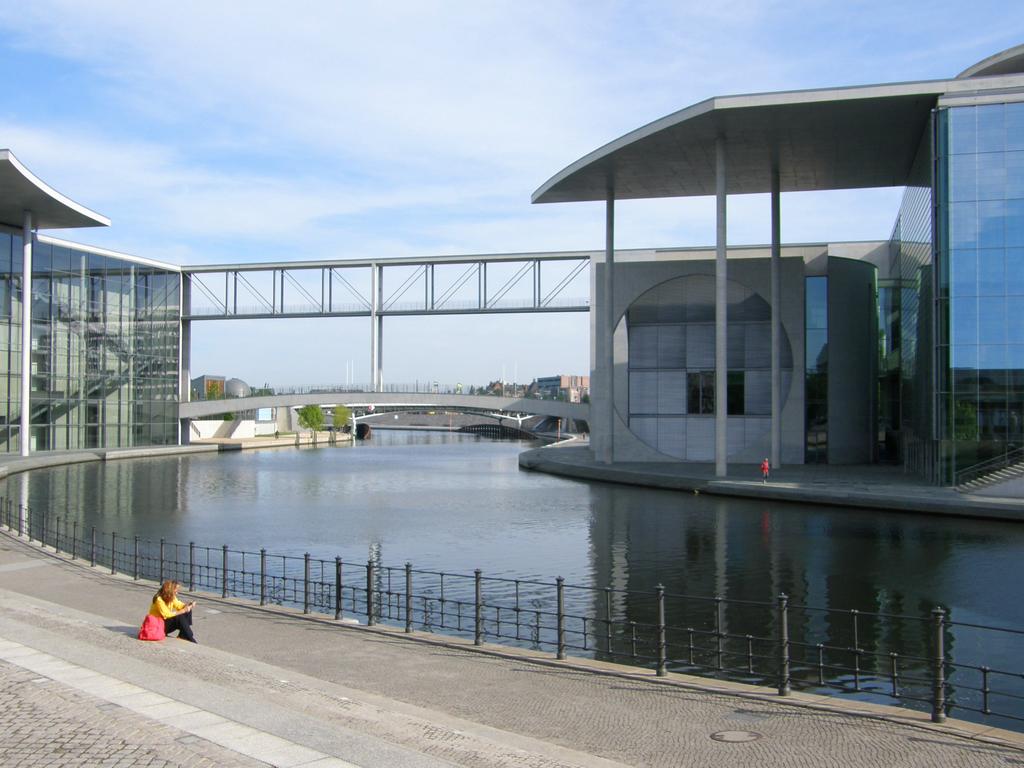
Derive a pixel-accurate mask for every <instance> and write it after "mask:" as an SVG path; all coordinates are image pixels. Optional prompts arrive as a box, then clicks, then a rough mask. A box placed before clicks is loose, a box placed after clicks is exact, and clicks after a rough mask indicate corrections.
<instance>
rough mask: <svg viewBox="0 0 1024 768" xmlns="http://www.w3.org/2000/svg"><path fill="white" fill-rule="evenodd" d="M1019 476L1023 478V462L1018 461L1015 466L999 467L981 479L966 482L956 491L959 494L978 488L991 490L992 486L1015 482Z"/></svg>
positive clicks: (957, 487)
mask: <svg viewBox="0 0 1024 768" xmlns="http://www.w3.org/2000/svg"><path fill="white" fill-rule="evenodd" d="M1021 476H1024V461H1018V462H1017V463H1016V464H1011V465H1010V466H1008V467H1000V468H999V469H995V470H993V471H991V472H987V473H985V474H984V475H982V476H981V477H976V478H974V479H973V480H968V481H967V482H966V483H961V484H960V485H958V486H956V490H957V491H959V492H960V493H970V492H971V491H976V490H978V489H980V488H991V487H992V486H994V485H999V484H1000V483H1004V482H1006V481H1008V480H1015V479H1017V478H1018V477H1021Z"/></svg>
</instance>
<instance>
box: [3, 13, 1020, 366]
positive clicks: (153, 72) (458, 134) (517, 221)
mask: <svg viewBox="0 0 1024 768" xmlns="http://www.w3.org/2000/svg"><path fill="white" fill-rule="evenodd" d="M0 5H2V6H3V10H4V12H3V13H2V14H0V25H3V27H5V28H4V29H3V30H2V32H3V34H2V35H0V65H2V70H0V71H3V72H4V84H5V98H4V99H3V102H2V106H0V146H3V147H7V148H10V149H11V150H12V151H13V152H14V153H15V154H16V155H17V156H18V158H19V159H20V160H21V161H22V162H23V163H25V164H26V165H27V166H28V167H29V168H30V169H32V170H33V171H34V172H35V173H36V174H37V175H39V176H40V177H42V178H43V179H44V180H46V181H47V182H48V183H50V184H52V185H53V186H55V187H56V188H57V189H59V190H60V191H61V192H63V193H65V194H67V195H69V196H70V197H72V198H73V199H75V200H77V201H79V202H81V203H83V204H85V205H87V206H89V207H90V208H92V209H94V210H97V211H99V212H100V213H103V214H104V215H106V216H109V217H110V218H111V219H112V221H113V224H112V226H111V227H110V228H109V229H107V230H98V229H97V230H83V231H77V232H76V231H67V232H62V233H54V234H57V235H59V236H65V237H68V238H69V239H72V240H78V241H80V242H85V243H91V244H94V245H100V246H103V247H107V248H112V249H114V250H118V251H123V252H127V253H133V254H137V255H140V256H147V257H150V258H155V259H161V260H164V261H169V262H172V263H178V264H200V263H217V262H233V261H264V260H287V259H292V258H294V259H328V258H332V259H333V258H342V259H343V258H367V257H387V256H417V255H431V254H443V253H490V252H509V251H535V250H563V249H565V250H575V249H590V248H600V247H602V245H603V224H604V219H603V207H602V206H601V205H599V204H590V203H580V204H566V205H545V206H532V205H530V202H529V201H530V194H531V193H532V192H533V190H534V189H536V188H537V187H538V186H540V185H541V184H542V183H543V182H544V181H545V180H547V179H548V178H549V177H550V176H552V175H553V174H554V173H555V172H557V171H558V170H560V169H561V168H563V167H564V166H566V165H568V164H569V163H571V162H573V161H574V160H576V159H577V158H579V157H580V156H582V155H584V154H586V153H588V152H590V151H592V150H593V149H595V148H597V147H598V146H600V145H602V144H604V143H606V142H608V141H610V140H612V139H614V138H616V137H618V136H620V135H622V134H624V133H627V132H628V131H630V130H632V129H634V128H637V127H639V126H640V125H642V124H644V123H647V122H650V121H651V120H654V119H657V118H659V117H661V116H663V115H666V114H668V113H671V112H674V111H676V110H678V109H681V108H683V107H685V106H688V105H689V104H692V103H694V102H697V101H700V100H703V99H705V98H708V97H710V96H714V95H722V94H730V93H749V92H760V91H772V90H783V89H797V88H813V87H827V86H839V85H856V84H865V83H873V82H890V81H898V80H918V79H933V78H945V77H950V76H953V75H955V74H957V73H958V72H960V71H961V70H962V69H965V68H966V67H968V66H969V65H971V64H973V63H974V62H976V61H978V60H979V59H982V58H984V57H986V56H988V55H990V54H992V53H995V52H997V51H999V50H1002V49H1004V48H1007V47H1010V46H1012V45H1016V44H1018V43H1021V42H1024V5H1021V4H1017V3H1007V2H987V1H986V0H982V1H981V2H972V3H964V2H959V3H954V2H901V3H891V2H835V3H828V2H799V1H798V0H790V1H788V2H784V3H783V2H753V1H748V0H738V1H737V2H729V1H725V2H716V3H708V2H706V1H705V2H689V1H688V0H677V1H676V2H550V1H549V2H530V1H529V0H527V1H520V2H516V3H498V2H493V3H491V2H484V3H481V2H451V3H432V2H417V3H413V2H392V3H387V4H384V3H381V4H369V3H358V4H357V3H347V2H322V3H317V2H308V3H303V4H282V3H266V2H247V3H240V2H238V3H213V2H202V3H197V2H177V3H164V4H156V3H114V2H103V1H102V0H94V1H93V2H89V3H82V2H75V1H72V0H68V1H65V2H53V1H50V0H33V2H32V3H28V4H26V3H24V2H0ZM371 6H372V7H371ZM899 194H900V190H893V189H888V190H871V191H860V192H836V193H831V194H826V195H821V194H816V195H804V194H791V195H784V196H783V203H782V205H783V231H782V236H783V240H784V241H790V242H796V241H815V240H827V239H831V240H842V239H883V238H886V237H888V236H889V234H890V230H891V227H892V223H893V218H894V214H895V207H896V203H897V201H898V199H899ZM729 213H730V241H731V242H733V243H753V242H764V241H765V240H767V238H768V202H767V199H766V198H765V197H764V196H757V195H754V196H742V197H734V198H731V199H730V211H729ZM616 234H617V245H618V246H619V247H660V246H673V245H706V244H709V243H711V242H713V235H714V213H713V201H712V200H711V199H686V200H667V201H666V200H661V201H641V202H630V203H623V204H620V205H619V206H618V222H617V233H616ZM587 333H588V331H587V320H586V317H585V316H583V315H562V316H528V315H524V316H505V317H501V318H433V319H420V320H416V321H399V320H390V321H386V323H385V345H386V346H385V366H384V367H385V380H386V381H392V382H400V381H413V380H416V379H419V380H423V379H435V380H439V381H442V382H456V381H461V382H466V383H482V382H484V381H487V380H493V379H496V378H498V377H499V376H500V375H501V373H502V370H503V369H504V371H505V374H506V377H507V378H510V379H511V378H512V376H513V373H515V374H516V375H517V376H518V378H519V379H520V380H528V379H531V378H533V377H535V376H542V375H549V374H554V373H559V372H561V373H583V372H586V370H587V368H588V366H589V362H588V356H589V351H588V349H589V345H588V341H587ZM368 351H369V329H368V321H366V320H334V321H330V322H317V323H315V324H314V323H308V322H283V321H276V322H273V323H261V324H256V325H254V324H242V323H210V324H205V325H202V326H200V327H197V329H196V331H195V335H194V347H193V372H194V373H196V374H198V373H217V374H224V375H227V376H238V377H240V378H243V379H246V380H247V381H250V382H252V383H263V382H271V383H277V384H288V383H308V384H314V383H332V382H341V381H344V380H345V379H346V378H347V377H349V376H353V377H354V378H355V380H357V381H364V380H366V379H367V377H368V368H369V360H368ZM352 372H354V373H352Z"/></svg>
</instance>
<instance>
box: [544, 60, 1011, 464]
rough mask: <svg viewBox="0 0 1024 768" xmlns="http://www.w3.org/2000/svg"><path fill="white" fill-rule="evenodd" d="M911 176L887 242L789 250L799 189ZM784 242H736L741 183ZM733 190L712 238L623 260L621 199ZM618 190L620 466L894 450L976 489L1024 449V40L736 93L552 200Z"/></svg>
mask: <svg viewBox="0 0 1024 768" xmlns="http://www.w3.org/2000/svg"><path fill="white" fill-rule="evenodd" d="M884 186H897V187H904V188H905V193H904V195H903V200H902V204H901V206H900V208H899V210H898V211H894V212H893V213H894V219H895V225H894V227H893V232H892V236H891V238H890V239H889V240H888V241H887V242H881V243H818V244H799V245H792V246H784V245H783V244H782V243H781V242H780V221H781V216H782V215H783V213H782V206H781V193H782V192H791V191H814V190H830V189H855V188H866V187H884ZM749 193H769V194H770V196H771V210H772V223H771V231H766V232H765V241H766V242H769V243H770V244H769V245H766V246H763V247H756V248H730V247H729V245H728V216H727V199H728V195H730V194H749ZM701 195H705V196H709V195H714V196H715V199H716V225H717V234H716V242H715V245H714V247H713V248H709V249H705V250H683V251H678V250H671V251H648V252H642V253H635V252H634V253H617V252H616V249H615V201H616V200H623V199H638V198H654V197H687V196H701ZM594 200H601V201H604V202H605V223H606V243H605V246H606V247H605V253H604V257H603V259H602V258H600V257H597V258H595V259H594V264H593V269H592V272H591V275H592V281H593V284H592V297H593V301H592V307H593V309H592V313H591V319H592V349H591V351H592V375H593V378H594V393H593V395H592V400H591V408H592V414H591V429H592V445H593V450H594V452H595V454H596V455H597V457H599V459H600V460H602V461H604V462H606V463H611V462H615V461H633V460H639V459H642V460H648V461H650V460H662V461H679V460H685V461H709V462H710V461H713V462H714V463H715V469H716V474H717V475H719V476H724V475H726V474H727V472H728V464H729V462H749V461H756V460H758V459H760V458H764V457H765V456H769V457H770V458H771V462H772V464H773V465H774V466H778V465H779V464H780V463H782V462H786V463H802V462H812V461H815V462H816V461H827V462H829V463H834V464H846V463H871V462H894V463H901V464H903V465H904V466H906V467H907V468H908V469H909V470H912V471H914V472H918V473H920V474H922V475H924V476H926V477H928V478H931V479H932V480H934V481H935V482H938V483H943V484H951V483H959V482H962V481H964V480H966V479H970V477H971V476H974V475H977V474H979V473H982V472H984V471H986V470H987V469H990V468H992V467H994V466H998V465H1000V464H1006V463H1010V462H1015V461H1019V460H1021V458H1022V445H1024V434H1022V430H1024V46H1019V47H1016V48H1013V49H1010V50H1008V51H1004V52H1002V53H999V54H996V55H995V56H992V57H990V58H989V59H986V60H985V61H982V62H980V63H978V64H977V65H975V66H973V67H971V68H969V69H968V70H966V71H964V72H962V73H961V74H960V75H958V76H957V77H955V78H952V79H949V80H939V81H929V82H911V83H893V84H885V85H870V86H862V87H850V88H835V89H825V90H812V91H797V92H780V93H765V94H755V95H744V96H725V97H716V98H712V99H708V100H707V101H704V102H701V103H699V104H695V105H693V106H690V107H687V108H685V109H683V110H681V111H679V112H676V113H674V114H671V115H668V116H666V117H664V118H662V119H660V120H657V121H655V122H653V123H650V124H649V125H645V126H643V127H641V128H638V129H637V130H635V131H633V132H631V133H629V134H626V135H625V136H623V137H621V138H619V139H617V140H615V141H613V142H611V143H610V144H608V145H606V146H604V147H601V148H599V149H597V150H595V151H594V152H592V153H590V154H589V155H587V156H585V157H583V158H581V159H580V160H578V161H576V162H575V163H573V164H571V165H570V166H568V167H567V168H565V169H564V170H563V171H561V172H560V173H558V174H556V175H555V176H553V177H552V178H551V179H550V180H548V181H547V182H546V183H545V184H544V185H543V186H541V187H540V188H539V189H538V190H537V191H536V192H535V193H534V196H533V201H534V202H535V203H555V202H569V201H594Z"/></svg>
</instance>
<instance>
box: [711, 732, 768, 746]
mask: <svg viewBox="0 0 1024 768" xmlns="http://www.w3.org/2000/svg"><path fill="white" fill-rule="evenodd" d="M711 738H712V739H714V740H715V741H727V742H729V743H730V744H740V743H742V742H744V741H757V740H758V739H760V738H761V734H760V733H755V732H754V731H718V732H717V733H712V734H711Z"/></svg>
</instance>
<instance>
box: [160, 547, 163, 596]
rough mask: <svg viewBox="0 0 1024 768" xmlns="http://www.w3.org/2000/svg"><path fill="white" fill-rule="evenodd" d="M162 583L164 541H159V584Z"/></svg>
mask: <svg viewBox="0 0 1024 768" xmlns="http://www.w3.org/2000/svg"><path fill="white" fill-rule="evenodd" d="M163 583H164V540H163V539H160V584H161V585H163Z"/></svg>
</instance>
